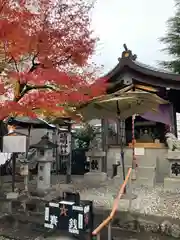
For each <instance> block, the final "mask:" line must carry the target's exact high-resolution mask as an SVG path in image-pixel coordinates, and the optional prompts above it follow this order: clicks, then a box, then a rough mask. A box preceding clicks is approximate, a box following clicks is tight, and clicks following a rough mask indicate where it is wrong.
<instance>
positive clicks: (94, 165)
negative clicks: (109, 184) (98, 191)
mask: <svg viewBox="0 0 180 240" xmlns="http://www.w3.org/2000/svg"><path fill="white" fill-rule="evenodd" d="M105 156H106V153H105V152H104V151H100V150H94V151H89V152H87V153H86V157H88V158H89V161H90V171H89V172H88V173H86V174H84V180H85V181H86V182H88V183H92V184H97V183H98V182H104V181H106V180H107V173H105V172H102V170H103V169H102V165H103V163H102V161H103V158H104V157H105Z"/></svg>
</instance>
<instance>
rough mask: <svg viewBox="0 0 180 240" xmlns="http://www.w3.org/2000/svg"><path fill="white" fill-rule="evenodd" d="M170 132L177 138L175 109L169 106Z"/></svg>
mask: <svg viewBox="0 0 180 240" xmlns="http://www.w3.org/2000/svg"><path fill="white" fill-rule="evenodd" d="M171 123H172V125H171V132H172V133H173V134H174V135H175V136H176V137H177V119H176V109H175V107H174V106H173V105H172V104H171Z"/></svg>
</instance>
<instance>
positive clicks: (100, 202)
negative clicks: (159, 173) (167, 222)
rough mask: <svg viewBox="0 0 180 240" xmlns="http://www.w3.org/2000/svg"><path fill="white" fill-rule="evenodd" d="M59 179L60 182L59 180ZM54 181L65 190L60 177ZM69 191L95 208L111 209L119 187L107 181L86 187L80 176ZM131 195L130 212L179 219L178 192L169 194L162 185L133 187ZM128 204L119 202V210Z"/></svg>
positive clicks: (125, 201) (57, 186) (125, 208)
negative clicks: (92, 204) (78, 193)
mask: <svg viewBox="0 0 180 240" xmlns="http://www.w3.org/2000/svg"><path fill="white" fill-rule="evenodd" d="M60 179H61V180H60ZM60 179H56V181H59V182H60V183H61V184H59V183H57V182H55V180H54V184H53V185H54V187H55V188H56V189H57V191H58V190H59V189H63V188H67V185H66V184H63V179H62V177H61V178H60ZM69 188H70V189H71V190H76V191H79V192H80V195H81V199H84V200H93V201H94V204H95V206H97V207H105V208H108V209H109V208H112V205H113V201H114V197H115V196H116V195H117V193H118V189H119V186H118V187H117V186H115V185H114V182H113V181H112V180H111V179H109V180H108V181H107V182H106V183H103V184H101V185H100V184H99V186H87V185H85V183H84V182H83V178H82V176H81V177H79V176H75V177H74V178H73V184H72V185H71V186H70V187H69ZM133 195H135V196H136V199H134V200H133V201H132V206H131V211H135V212H138V213H141V214H145V215H154V216H161V217H171V218H173V219H180V192H177V193H169V192H165V191H164V189H163V185H161V184H159V185H156V187H155V188H148V187H145V186H142V187H133ZM128 206H129V203H128V201H127V200H123V199H122V200H120V202H119V209H120V210H125V211H126V210H128Z"/></svg>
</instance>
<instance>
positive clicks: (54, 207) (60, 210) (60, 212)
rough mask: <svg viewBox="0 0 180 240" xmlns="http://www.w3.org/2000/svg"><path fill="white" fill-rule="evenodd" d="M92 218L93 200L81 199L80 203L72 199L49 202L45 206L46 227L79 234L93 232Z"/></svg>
mask: <svg viewBox="0 0 180 240" xmlns="http://www.w3.org/2000/svg"><path fill="white" fill-rule="evenodd" d="M92 218H93V210H92V201H80V202H79V204H77V203H76V202H74V201H70V200H69V201H67V200H62V201H60V202H58V203H55V202H49V203H48V204H46V206H45V222H44V227H45V228H49V229H58V230H65V231H68V232H69V233H72V234H75V235H79V234H81V233H85V232H91V230H92V221H93V219H92Z"/></svg>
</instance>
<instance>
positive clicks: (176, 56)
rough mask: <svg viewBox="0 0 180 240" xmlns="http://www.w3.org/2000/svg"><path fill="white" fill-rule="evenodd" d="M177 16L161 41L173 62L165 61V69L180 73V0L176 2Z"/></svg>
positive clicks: (172, 19) (168, 24)
mask: <svg viewBox="0 0 180 240" xmlns="http://www.w3.org/2000/svg"><path fill="white" fill-rule="evenodd" d="M175 8H176V10H175V15H174V16H173V17H171V18H169V19H168V21H167V33H166V34H165V36H164V37H162V38H160V41H161V42H162V43H163V44H165V45H166V47H165V48H164V49H163V50H164V51H166V52H167V53H168V54H169V55H170V57H171V58H172V60H169V61H163V62H161V65H162V66H164V67H165V68H167V69H169V70H171V71H173V72H175V73H180V0H175Z"/></svg>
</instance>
